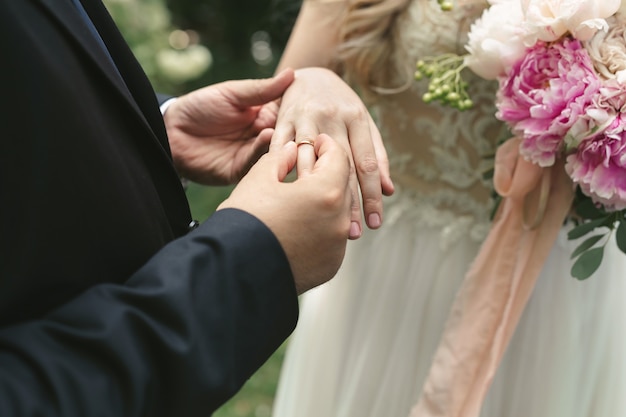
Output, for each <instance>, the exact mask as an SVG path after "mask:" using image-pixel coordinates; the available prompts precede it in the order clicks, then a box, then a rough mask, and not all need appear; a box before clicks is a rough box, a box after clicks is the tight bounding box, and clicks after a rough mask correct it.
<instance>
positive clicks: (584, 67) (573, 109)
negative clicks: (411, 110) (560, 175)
mask: <svg viewBox="0 0 626 417" xmlns="http://www.w3.org/2000/svg"><path fill="white" fill-rule="evenodd" d="M488 3H489V7H488V8H487V9H485V11H484V12H483V14H482V16H481V17H480V18H479V19H478V20H476V21H475V22H474V23H473V25H472V27H471V30H470V33H469V37H468V39H469V41H468V43H467V45H466V50H467V52H468V53H467V54H466V55H464V56H453V55H448V56H438V57H434V58H432V59H427V60H424V61H420V62H418V65H417V68H418V71H417V72H416V77H418V78H419V77H421V76H426V77H429V78H430V84H429V91H428V93H426V94H425V96H424V100H425V101H427V102H429V101H441V102H443V103H444V104H449V105H452V106H454V107H456V108H458V109H460V110H464V109H467V108H469V107H471V106H472V102H471V99H470V97H469V96H468V94H467V90H466V87H467V83H466V82H465V81H464V80H463V78H462V74H461V70H462V69H464V68H469V69H470V70H472V71H473V72H474V73H476V74H477V75H478V76H480V77H482V78H485V79H493V80H497V82H498V84H499V88H498V90H497V94H496V98H495V103H496V108H497V112H496V117H497V118H498V119H499V120H502V121H504V122H505V123H506V124H507V125H508V127H509V128H510V130H511V133H512V134H513V135H514V136H516V137H519V138H521V145H520V154H521V155H522V156H523V157H524V158H525V159H527V160H529V161H531V162H533V163H535V164H537V165H539V166H541V167H550V166H552V165H553V164H554V163H555V161H557V160H559V159H561V158H563V160H564V162H565V170H566V172H567V174H568V175H569V177H570V178H571V180H572V181H573V183H574V184H575V185H576V188H577V197H576V199H575V201H574V206H573V210H572V213H573V219H574V221H576V222H577V226H576V227H575V228H573V229H572V230H571V231H570V233H569V238H570V239H577V238H580V237H582V236H584V235H586V234H587V233H589V232H592V231H594V230H596V229H598V228H603V230H607V232H606V233H605V234H597V233H594V234H593V236H592V237H589V238H587V239H586V240H584V241H583V242H582V243H581V244H580V245H579V247H578V248H577V249H576V250H575V251H574V253H573V254H572V258H577V259H576V262H575V263H574V265H573V267H572V275H573V276H574V277H576V278H578V279H585V278H587V277H589V276H590V275H591V274H593V272H595V270H596V269H597V268H598V267H599V265H600V263H601V262H602V256H603V250H604V246H605V245H606V243H607V241H608V240H609V238H610V236H611V235H612V233H613V232H614V231H615V236H616V241H617V245H618V247H619V248H620V249H621V251H622V252H625V253H626V217H625V215H626V1H624V2H622V1H620V0H489V1H488ZM440 4H443V3H442V2H441V1H440ZM445 4H446V5H447V6H449V5H448V2H445ZM447 6H446V7H447ZM442 8H443V7H442Z"/></svg>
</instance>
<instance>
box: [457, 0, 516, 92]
mask: <svg viewBox="0 0 626 417" xmlns="http://www.w3.org/2000/svg"><path fill="white" fill-rule="evenodd" d="M491 3H492V5H491V7H489V8H488V9H486V10H485V11H484V12H483V14H482V16H481V17H480V18H479V19H478V20H476V21H475V22H474V23H473V24H472V27H471V29H470V32H469V35H468V38H469V39H468V42H467V45H466V49H467V51H468V52H469V55H468V56H467V57H466V58H465V63H466V65H467V66H468V67H469V68H470V69H471V70H472V71H474V72H475V73H476V74H478V75H479V76H481V77H483V78H485V79H488V80H493V79H495V78H497V77H498V76H501V75H504V74H505V73H506V71H507V70H508V69H509V68H511V67H512V66H513V64H515V62H517V61H518V60H519V59H520V58H521V57H522V56H524V51H525V50H526V47H525V45H524V43H523V38H524V31H523V28H522V22H523V14H522V8H521V6H520V2H519V0H492V1H491Z"/></svg>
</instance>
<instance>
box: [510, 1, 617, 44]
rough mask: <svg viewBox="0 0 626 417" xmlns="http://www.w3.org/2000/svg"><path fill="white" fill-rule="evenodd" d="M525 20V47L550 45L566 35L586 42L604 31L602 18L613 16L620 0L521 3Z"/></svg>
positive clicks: (604, 25)
mask: <svg viewBox="0 0 626 417" xmlns="http://www.w3.org/2000/svg"><path fill="white" fill-rule="evenodd" d="M521 3H522V9H523V11H524V15H525V17H526V31H527V38H526V44H527V45H533V44H535V42H536V41H537V40H542V41H545V42H552V41H555V40H557V39H559V38H560V37H561V36H563V35H565V34H566V33H568V32H569V33H570V34H571V35H572V36H573V37H575V38H576V39H579V40H581V41H586V40H589V39H591V37H592V36H593V35H594V34H595V33H596V32H597V31H600V30H603V31H604V30H607V29H608V24H607V22H606V20H605V19H606V18H608V17H609V16H612V15H613V14H615V13H616V12H617V11H618V10H619V9H620V6H621V0H521Z"/></svg>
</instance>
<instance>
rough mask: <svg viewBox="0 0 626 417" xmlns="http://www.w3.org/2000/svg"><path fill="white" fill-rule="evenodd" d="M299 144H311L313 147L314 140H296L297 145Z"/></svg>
mask: <svg viewBox="0 0 626 417" xmlns="http://www.w3.org/2000/svg"><path fill="white" fill-rule="evenodd" d="M300 145H311V146H312V147H314V148H315V142H313V141H312V140H308V139H304V140H301V141H300V142H298V145H297V146H298V147H299V146H300Z"/></svg>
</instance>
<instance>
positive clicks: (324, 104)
mask: <svg viewBox="0 0 626 417" xmlns="http://www.w3.org/2000/svg"><path fill="white" fill-rule="evenodd" d="M347 3H348V2H347V1H346V0H331V1H329V0H305V1H304V2H303V5H302V8H301V10H300V14H299V16H298V19H297V21H296V24H295V26H294V29H293V31H292V33H291V36H290V38H289V41H288V43H287V46H286V49H285V52H284V54H283V56H282V58H281V61H280V63H279V65H278V68H277V71H280V70H282V69H284V68H287V67H291V68H294V69H296V81H294V83H293V84H292V86H291V87H290V88H289V90H288V91H287V93H286V94H285V96H284V98H283V101H282V104H281V109H280V112H279V116H278V121H277V128H276V131H277V136H278V138H279V141H283V140H289V138H288V137H289V134H290V133H291V138H293V137H294V136H295V138H296V141H299V140H301V139H306V138H308V137H311V138H313V137H315V136H316V135H317V134H318V133H327V134H328V135H330V136H331V137H332V138H333V139H335V140H337V141H338V142H339V143H342V144H343V145H344V147H345V149H346V151H347V152H348V154H349V155H351V156H352V158H351V159H352V160H351V163H352V164H353V166H354V172H355V173H356V177H354V176H353V179H352V180H351V186H352V190H353V195H354V196H355V198H354V206H353V210H352V220H353V222H355V223H354V224H356V225H358V227H359V228H360V227H361V226H360V225H361V209H360V205H359V198H358V191H359V186H360V190H361V194H362V201H363V213H364V215H365V221H366V223H367V225H368V226H369V227H370V228H373V229H376V228H378V227H379V226H380V225H381V222H382V212H383V205H382V195H383V194H384V195H391V194H392V193H393V183H392V182H391V178H390V176H389V163H388V160H387V153H386V152H385V149H384V146H383V142H382V138H381V136H380V132H379V131H378V128H377V127H376V125H375V124H374V122H373V120H372V118H371V116H370V114H369V112H368V111H367V108H366V107H365V105H364V104H363V102H362V101H361V99H360V98H359V97H358V96H357V95H356V93H355V92H354V91H353V90H352V88H350V87H349V86H348V85H347V84H346V83H345V82H344V81H343V80H342V79H341V78H340V77H339V76H337V75H335V74H333V73H332V72H330V71H328V70H327V69H332V68H331V65H332V60H333V57H334V52H335V48H336V46H337V43H338V40H339V38H338V33H339V22H340V21H341V19H340V17H341V15H342V14H343V11H344V9H345V7H346V6H347ZM320 67H322V68H320ZM323 68H325V69H323ZM281 136H282V137H283V138H282V139H281ZM358 235H360V232H359V233H358ZM351 237H352V238H355V237H358V236H357V235H355V234H353V233H351Z"/></svg>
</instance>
